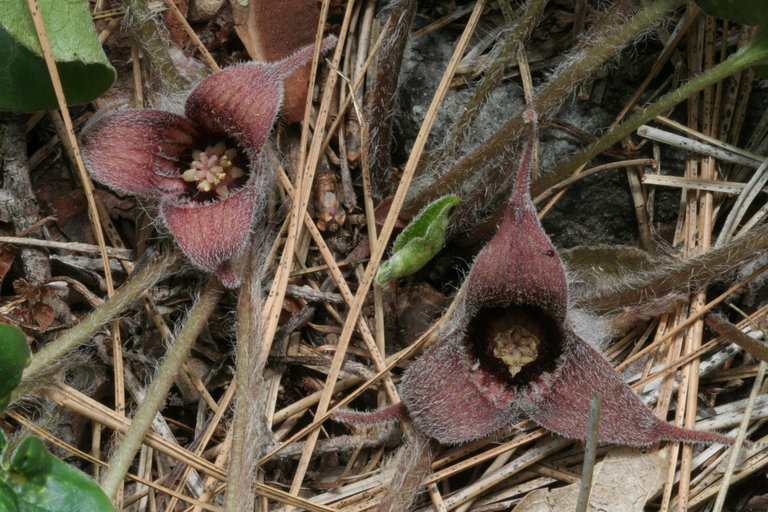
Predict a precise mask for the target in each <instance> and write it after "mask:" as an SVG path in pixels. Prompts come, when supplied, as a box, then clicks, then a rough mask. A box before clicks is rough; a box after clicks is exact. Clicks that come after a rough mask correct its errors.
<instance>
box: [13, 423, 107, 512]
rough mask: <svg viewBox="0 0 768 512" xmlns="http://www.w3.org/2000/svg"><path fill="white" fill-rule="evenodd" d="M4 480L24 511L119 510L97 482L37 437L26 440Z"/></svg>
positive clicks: (92, 511) (17, 452)
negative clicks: (62, 458) (72, 465)
mask: <svg viewBox="0 0 768 512" xmlns="http://www.w3.org/2000/svg"><path fill="white" fill-rule="evenodd" d="M3 479H4V480H5V483H6V484H7V487H8V488H9V489H10V490H11V491H12V492H13V493H14V494H15V497H16V500H17V502H18V505H19V510H20V511H21V512H27V511H45V512H71V511H73V510H83V511H86V510H87V511H88V512H114V510H115V509H114V507H113V506H112V503H111V502H110V501H109V498H107V495H106V494H104V491H102V490H101V487H99V486H98V484H97V483H96V482H94V481H93V480H91V479H90V478H89V477H88V476H86V475H85V474H84V473H82V472H80V471H78V470H76V469H75V468H73V467H71V466H69V465H68V464H66V463H65V462H62V461H60V460H59V459H57V458H56V457H54V456H53V455H51V454H50V453H49V452H48V450H47V449H46V448H45V445H43V442H42V441H41V440H40V439H38V438H36V437H29V438H27V439H25V440H24V441H22V443H21V444H20V445H19V447H18V449H17V450H16V453H14V455H13V459H12V460H11V462H10V464H9V465H8V469H7V473H6V474H5V475H0V480H3ZM0 510H4V509H0Z"/></svg>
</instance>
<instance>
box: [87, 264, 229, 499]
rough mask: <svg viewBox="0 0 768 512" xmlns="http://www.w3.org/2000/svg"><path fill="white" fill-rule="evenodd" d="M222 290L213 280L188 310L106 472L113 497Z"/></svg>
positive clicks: (107, 488) (106, 485) (106, 488)
mask: <svg viewBox="0 0 768 512" xmlns="http://www.w3.org/2000/svg"><path fill="white" fill-rule="evenodd" d="M222 293H223V288H222V286H221V284H220V283H219V281H218V280H216V279H212V280H211V281H210V282H209V283H208V285H207V286H206V288H205V290H204V291H203V293H202V295H201V296H200V299H198V301H197V303H196V304H195V305H194V306H192V309H190V310H189V313H188V314H187V318H186V319H185V320H184V325H183V326H182V328H181V331H180V332H179V334H178V336H176V342H175V343H174V344H173V345H172V346H171V347H170V349H169V350H168V354H167V355H166V357H165V359H164V360H163V362H162V364H161V365H160V368H159V369H158V370H157V373H156V374H155V376H154V378H153V380H152V384H151V385H150V386H149V389H147V394H146V397H145V399H144V401H143V402H141V404H139V408H138V409H137V410H136V414H135V415H134V417H133V420H132V421H131V424H130V426H129V427H128V430H127V431H126V432H125V436H124V437H123V440H122V442H121V443H120V446H119V447H118V449H117V451H116V452H115V454H114V455H113V456H112V459H111V460H110V462H109V468H108V469H107V472H106V473H105V474H104V478H103V479H102V482H101V487H102V489H103V490H104V492H105V493H106V494H107V496H109V498H110V499H114V498H115V495H116V494H117V490H118V489H119V488H120V484H122V482H123V479H124V478H125V474H126V473H127V472H128V468H130V466H131V462H133V458H134V456H135V455H136V452H138V451H139V448H141V443H142V441H143V440H144V435H145V434H146V432H147V429H149V427H150V425H151V424H152V419H153V418H154V417H155V415H156V414H157V412H158V411H159V410H160V409H161V408H162V406H163V404H164V403H165V400H166V398H167V397H168V391H169V390H170V389H171V385H172V384H173V382H174V379H175V378H176V376H177V375H178V373H179V371H180V369H181V365H182V364H183V363H184V361H185V360H186V359H187V357H188V356H189V352H190V350H191V349H192V346H193V345H194V344H195V341H197V337H198V336H199V335H200V331H202V330H203V327H205V324H206V323H207V322H208V317H209V316H210V315H211V313H212V312H213V309H214V308H215V307H216V304H217V303H218V302H219V299H220V298H221V295H222Z"/></svg>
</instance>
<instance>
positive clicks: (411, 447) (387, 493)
mask: <svg viewBox="0 0 768 512" xmlns="http://www.w3.org/2000/svg"><path fill="white" fill-rule="evenodd" d="M431 465H432V452H431V450H430V446H429V439H427V438H426V437H424V435H423V434H420V433H419V432H412V433H411V434H410V435H408V437H407V438H406V441H405V443H404V444H403V446H401V447H400V449H399V450H398V451H397V453H395V455H394V457H393V458H392V460H391V461H390V462H389V464H388V465H387V468H386V470H385V471H386V474H387V475H388V476H389V482H388V485H385V490H384V493H383V495H382V498H381V504H380V505H379V509H378V510H380V511H381V512H400V511H403V510H410V505H411V504H412V503H413V502H414V500H415V499H416V497H417V496H418V495H419V492H421V491H423V490H424V480H426V479H427V477H428V476H429V475H430V474H431V472H432V467H431Z"/></svg>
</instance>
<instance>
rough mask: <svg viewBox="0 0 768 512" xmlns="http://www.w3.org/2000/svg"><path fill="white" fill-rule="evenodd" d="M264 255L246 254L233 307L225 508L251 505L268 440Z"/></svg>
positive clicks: (237, 511) (235, 511) (243, 509)
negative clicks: (232, 381) (232, 388)
mask: <svg viewBox="0 0 768 512" xmlns="http://www.w3.org/2000/svg"><path fill="white" fill-rule="evenodd" d="M254 259H258V260H259V261H260V260H263V258H253V257H251V258H249V260H250V261H249V265H248V268H247V269H246V272H245V276H244V278H243V284H242V286H240V296H239V299H238V308H237V370H236V372H235V382H236V385H237V400H236V401H235V413H234V418H233V420H232V429H233V435H232V439H233V440H232V448H231V450H230V458H229V474H228V478H227V495H226V501H225V505H224V510H225V512H250V511H252V510H253V506H254V499H253V481H254V478H255V476H256V465H257V462H258V460H259V459H260V458H261V457H262V455H264V453H265V452H266V450H267V446H269V443H270V442H271V440H272V437H271V431H270V425H269V424H268V423H267V417H266V414H265V413H266V410H265V407H266V403H267V393H268V389H267V386H266V383H265V382H264V372H263V370H264V367H265V365H266V362H267V357H268V356H269V353H268V351H266V350H264V346H263V345H262V344H261V343H260V341H259V340H260V339H261V332H262V328H263V326H262V323H261V321H260V320H261V318H262V316H261V310H262V309H263V307H264V298H263V294H262V280H261V274H259V270H260V268H261V266H262V265H260V264H259V261H254Z"/></svg>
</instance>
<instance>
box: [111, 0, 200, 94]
mask: <svg viewBox="0 0 768 512" xmlns="http://www.w3.org/2000/svg"><path fill="white" fill-rule="evenodd" d="M123 6H125V11H126V19H128V20H129V26H130V29H131V34H132V35H133V38H134V39H135V40H136V42H137V43H138V44H139V45H140V46H141V48H142V50H144V53H145V54H146V55H147V56H148V57H149V59H147V61H148V62H149V65H150V66H151V69H152V76H153V78H154V79H155V80H157V83H158V84H159V85H160V86H161V89H162V90H163V91H164V92H165V93H167V94H169V95H174V94H178V93H181V92H183V91H184V90H185V89H187V88H188V87H189V85H190V84H189V83H188V81H187V80H186V79H185V78H184V77H183V76H182V75H181V73H179V70H178V69H177V68H176V65H175V64H174V63H173V59H171V55H170V53H169V52H168V49H169V46H170V44H171V43H170V42H169V41H168V40H166V39H165V38H163V36H162V35H161V33H160V32H159V30H158V27H157V24H156V23H155V19H154V18H155V15H154V13H153V12H152V10H151V9H150V7H149V4H148V3H147V0H123Z"/></svg>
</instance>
